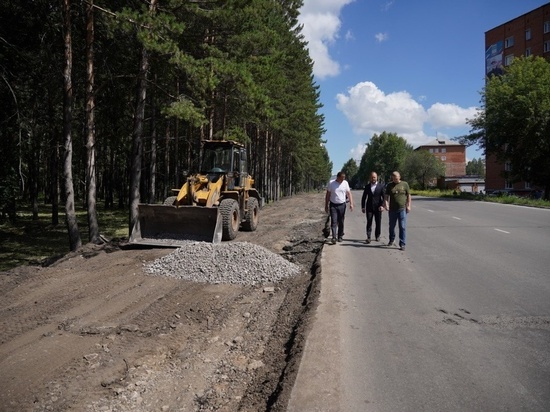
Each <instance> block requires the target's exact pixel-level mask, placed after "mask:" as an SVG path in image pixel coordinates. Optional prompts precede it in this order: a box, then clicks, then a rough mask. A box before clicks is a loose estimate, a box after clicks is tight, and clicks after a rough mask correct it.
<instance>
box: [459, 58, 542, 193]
mask: <svg viewBox="0 0 550 412" xmlns="http://www.w3.org/2000/svg"><path fill="white" fill-rule="evenodd" d="M468 124H469V125H470V126H471V130H470V134H469V135H467V136H462V137H460V138H459V141H460V142H461V143H463V144H468V145H471V144H478V145H479V146H480V147H481V148H483V149H484V150H485V153H487V154H494V155H495V156H496V157H497V159H498V160H499V161H501V162H504V161H509V162H510V164H511V170H510V171H507V172H506V176H505V177H506V178H507V179H510V180H516V181H519V180H524V181H527V182H530V183H531V184H533V185H536V186H540V187H544V188H545V195H544V197H545V199H548V198H549V196H550V143H549V142H550V63H549V62H547V61H546V60H545V59H544V58H542V57H533V56H530V57H527V58H523V57H520V58H516V59H514V60H513V61H512V64H511V65H510V66H507V67H506V68H505V70H504V73H503V74H502V75H501V76H492V77H489V78H487V81H486V84H485V88H484V89H483V91H482V93H481V109H480V110H479V112H478V113H477V115H476V116H475V117H474V118H473V119H470V120H469V121H468Z"/></svg>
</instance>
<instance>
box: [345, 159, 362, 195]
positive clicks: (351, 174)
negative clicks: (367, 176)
mask: <svg viewBox="0 0 550 412" xmlns="http://www.w3.org/2000/svg"><path fill="white" fill-rule="evenodd" d="M342 171H343V172H344V173H345V174H346V180H347V181H348V182H349V185H350V187H351V188H354V187H356V186H357V184H358V183H359V180H358V179H359V177H358V176H357V172H358V171H359V167H357V162H356V161H355V160H354V159H349V160H348V161H347V162H346V163H344V166H342Z"/></svg>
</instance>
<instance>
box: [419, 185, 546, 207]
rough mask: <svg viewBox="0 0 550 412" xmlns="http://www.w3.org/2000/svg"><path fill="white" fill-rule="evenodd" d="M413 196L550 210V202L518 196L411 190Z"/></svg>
mask: <svg viewBox="0 0 550 412" xmlns="http://www.w3.org/2000/svg"><path fill="white" fill-rule="evenodd" d="M411 192H412V194H413V195H417V196H428V197H442V198H449V199H466V200H479V201H482V202H493V203H504V204H512V205H521V206H531V207H544V208H550V201H548V200H543V199H529V198H526V197H518V196H487V195H474V194H472V193H467V192H462V193H460V195H455V194H454V192H453V191H452V190H437V189H435V190H411Z"/></svg>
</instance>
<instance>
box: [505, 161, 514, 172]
mask: <svg viewBox="0 0 550 412" xmlns="http://www.w3.org/2000/svg"><path fill="white" fill-rule="evenodd" d="M504 170H505V171H507V172H511V171H512V162H510V161H507V162H505V163H504Z"/></svg>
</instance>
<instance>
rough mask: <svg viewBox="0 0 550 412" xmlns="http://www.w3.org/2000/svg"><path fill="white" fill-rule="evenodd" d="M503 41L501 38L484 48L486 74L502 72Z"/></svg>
mask: <svg viewBox="0 0 550 412" xmlns="http://www.w3.org/2000/svg"><path fill="white" fill-rule="evenodd" d="M503 52H504V42H503V41H502V40H500V41H498V42H496V43H495V44H491V45H490V46H489V47H488V48H487V50H485V73H486V75H487V76H490V75H493V74H502V63H503V61H502V60H503Z"/></svg>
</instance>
